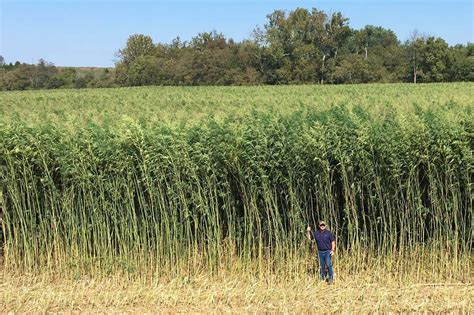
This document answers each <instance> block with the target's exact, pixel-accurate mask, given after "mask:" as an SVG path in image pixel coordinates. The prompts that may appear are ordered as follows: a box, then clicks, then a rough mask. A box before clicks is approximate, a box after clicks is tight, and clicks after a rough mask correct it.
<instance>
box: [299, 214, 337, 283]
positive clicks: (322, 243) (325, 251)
mask: <svg viewBox="0 0 474 315" xmlns="http://www.w3.org/2000/svg"><path fill="white" fill-rule="evenodd" d="M306 237H307V238H308V240H311V239H314V240H315V241H316V245H317V246H318V256H319V267H320V272H321V280H326V274H327V273H328V274H329V282H328V283H329V284H332V283H333V281H334V272H333V270H332V262H331V257H332V255H334V252H335V250H336V239H335V238H334V234H332V233H331V231H329V230H326V222H324V221H319V229H318V230H317V231H314V232H313V231H311V227H310V226H309V225H308V227H307V228H306ZM326 268H327V273H326Z"/></svg>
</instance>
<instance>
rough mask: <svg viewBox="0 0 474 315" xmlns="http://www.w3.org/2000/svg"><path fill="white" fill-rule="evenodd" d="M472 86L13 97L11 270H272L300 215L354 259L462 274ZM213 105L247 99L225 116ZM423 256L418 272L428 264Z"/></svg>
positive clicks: (7, 191)
mask: <svg viewBox="0 0 474 315" xmlns="http://www.w3.org/2000/svg"><path fill="white" fill-rule="evenodd" d="M472 87H473V86H472V84H451V85H419V86H414V85H371V86H367V87H361V86H358V87H338V86H335V87H314V86H301V87H292V88H290V87H266V88H260V87H259V88H257V87H233V88H194V89H193V88H154V89H152V88H141V89H121V90H102V91H98V90H96V91H90V92H89V93H88V91H84V92H76V91H67V92H61V93H59V92H58V93H56V92H48V93H47V92H31V93H26V94H25V93H17V94H13V93H5V94H3V95H0V100H1V102H0V104H2V105H0V106H1V107H3V108H2V110H6V108H5V107H4V106H5V105H4V104H5V103H9V104H12V103H13V104H15V102H16V104H20V103H21V104H22V105H21V106H15V108H16V110H17V113H16V114H11V115H4V116H1V117H3V118H0V170H1V171H0V184H1V187H2V190H3V199H4V204H5V209H6V212H5V234H6V235H5V236H6V237H5V239H6V244H5V253H6V264H7V266H9V267H15V268H19V267H24V268H38V267H40V266H48V265H49V266H56V267H55V268H59V267H58V266H61V265H62V266H63V267H65V266H67V268H78V269H80V270H83V269H81V268H85V269H87V268H92V267H97V268H99V269H100V270H105V271H107V270H112V269H113V268H115V267H117V266H119V267H120V268H123V270H125V271H127V272H133V271H134V270H136V268H140V270H149V269H151V270H158V271H164V270H172V271H173V270H174V271H177V270H182V268H184V269H187V270H190V272H192V270H194V269H195V268H197V267H198V266H201V267H202V266H203V265H204V266H205V268H207V269H208V270H211V271H218V270H219V268H221V267H222V265H224V264H231V265H232V264H236V263H237V262H244V263H248V266H250V267H249V268H263V269H267V268H275V266H282V265H291V262H292V261H294V260H295V259H297V258H298V257H304V255H306V253H307V248H306V246H305V245H304V244H305V243H304V232H305V228H306V225H307V224H311V225H313V226H314V224H315V222H316V221H317V220H319V219H325V220H326V221H328V222H329V223H330V228H331V229H332V230H333V231H334V232H335V233H336V236H337V239H338V247H339V249H340V251H341V253H343V252H347V253H348V255H350V256H351V257H353V258H354V259H358V261H355V265H356V266H360V263H362V262H365V263H367V261H366V259H368V257H373V256H370V255H369V254H374V255H375V257H378V258H379V259H386V260H387V261H388V263H386V264H387V265H386V266H387V271H389V270H393V269H397V268H399V265H398V264H397V263H395V262H394V260H392V259H396V257H405V255H407V256H409V255H413V253H425V254H426V255H428V256H429V257H431V258H433V259H438V258H440V257H446V258H447V259H448V260H449V261H450V264H449V266H445V265H443V266H442V269H441V270H438V269H437V270H436V272H439V273H440V274H443V275H447V274H448V273H452V272H455V270H458V271H459V270H461V271H459V272H456V273H457V274H458V275H461V274H466V272H469V268H468V267H469V257H470V255H471V253H472V244H473V243H472V222H473V216H472V215H473V213H472V209H473V199H472V185H473V174H474V173H473V165H474V157H473V149H474V138H473V136H474V128H473V127H474V125H473V121H474V120H473V113H472V109H473V106H472V105H473V103H472V100H473V99H474V97H473V92H472V91H473V90H474V89H472ZM101 93H103V95H102V99H100V98H98V97H97V95H99V94H101ZM232 95H233V96H234V98H232ZM257 95H258V96H259V97H255V96H257ZM396 95H399V98H396V97H395V96H396ZM158 99H160V100H161V102H162V103H161V104H160V103H159V102H156V100H158ZM330 99H333V100H340V99H345V100H347V101H344V102H338V101H336V102H335V103H333V104H331V102H330V101H328V100H330ZM133 100H135V101H137V102H140V103H141V104H142V105H141V106H143V108H148V112H143V113H141V111H140V108H138V110H137V108H136V103H134V102H133ZM273 100H280V103H278V102H277V103H276V104H273V103H272V102H273ZM281 100H283V101H281ZM322 100H324V102H323V101H322ZM372 100H373V101H372ZM56 102H63V104H66V105H65V106H66V107H69V108H70V109H71V112H72V113H73V116H67V115H66V114H67V113H68V112H69V111H67V110H66V111H64V112H61V109H57V108H56V107H55V106H54V104H55V103H56ZM88 102H89V103H88ZM219 102H223V103H224V104H226V103H227V104H229V103H235V102H237V103H240V104H244V106H243V107H242V108H240V107H239V106H238V104H236V105H235V106H236V108H240V111H239V112H236V113H234V114H232V111H231V110H230V111H229V114H227V115H226V114H225V112H220V111H219ZM249 103H250V104H251V105H247V104H249ZM92 104H94V105H93V106H94V107H95V111H94V110H93V109H94V107H92ZM162 104H165V105H166V104H167V105H168V106H174V111H175V112H179V111H180V109H183V108H184V109H187V110H186V111H185V112H184V113H183V114H182V115H181V118H180V119H179V118H178V117H179V115H178V116H167V112H168V111H169V108H167V107H166V106H163V107H162V106H161V105H162ZM88 106H91V107H88ZM32 107H40V109H39V110H40V111H41V112H43V115H44V116H43V117H42V118H41V119H39V120H35V119H34V118H35V117H34V116H35V115H41V113H39V112H36V113H35V112H33V113H32V112H31V111H30V108H32ZM252 107H254V108H255V109H252ZM202 108H205V109H206V108H207V109H208V110H209V112H212V111H213V110H214V113H215V115H212V116H207V117H206V116H202V115H200V114H199V112H200V111H201V110H202ZM223 108H225V107H222V108H221V109H223ZM196 113H198V114H197V115H195V114H196ZM88 114H90V115H88ZM127 114H128V116H127ZM81 115H84V116H82V117H81ZM168 119H169V120H168ZM421 257H424V256H419V257H418V258H417V259H415V260H413V261H410V264H409V265H407V268H415V269H416V268H420V270H423V271H424V272H425V269H424V268H423V269H421V265H420V264H422V263H423V262H425V261H424V260H423V259H421ZM453 257H454V258H453ZM466 257H467V258H468V260H467V264H468V265H466V259H465V258H466ZM428 265H429V264H428ZM425 267H426V266H425ZM466 267H467V268H466ZM344 268H352V267H351V265H345V266H344ZM356 268H359V267H356ZM390 268H392V269H390ZM462 270H464V271H462ZM466 270H467V271H466ZM398 271H399V272H401V271H400V270H398Z"/></svg>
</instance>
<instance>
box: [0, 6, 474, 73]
mask: <svg viewBox="0 0 474 315" xmlns="http://www.w3.org/2000/svg"><path fill="white" fill-rule="evenodd" d="M473 2H474V1H472V0H461V1H459V0H452V1H442V0H432V1H428V0H412V1H408V0H402V1H400V0H399V1H395V0H392V1H388V0H385V1H384V0H381V1H361V0H352V1H349V0H348V1H345V0H339V1H336V0H333V1H324V0H322V1H295V0H293V1H290V0H287V1H271V0H260V1H231V0H220V1H218V0H208V1H189V0H175V1H171V0H168V1H145V0H137V1H126V0H118V1H117V0H116V1H111V0H96V1H93V0H83V1H78V0H69V1H66V0H49V1H45V0H37V1H23V0H15V1H13V0H0V3H1V4H0V55H2V56H4V58H5V60H6V61H7V62H14V61H16V60H19V61H21V62H27V63H35V62H36V61H37V60H38V59H39V58H44V59H46V60H47V61H50V62H53V63H54V64H56V65H58V66H113V64H114V60H115V57H114V54H115V52H116V51H117V50H118V49H119V48H121V47H122V46H123V45H124V44H125V42H126V39H127V37H128V36H129V35H131V34H135V33H143V34H146V35H150V36H151V37H152V38H153V40H154V41H155V42H170V41H171V40H172V39H173V38H175V37H176V36H180V37H181V38H182V39H183V40H189V39H190V38H191V37H193V36H194V35H196V34H197V33H199V32H204V31H211V30H213V29H215V30H217V31H218V32H222V33H223V34H224V35H225V36H227V37H231V38H233V39H235V40H241V39H243V38H249V37H250V34H251V32H252V30H253V29H254V28H255V27H256V26H257V25H259V26H261V27H263V25H264V24H265V22H266V15H267V14H269V13H271V12H272V11H273V10H276V9H284V10H293V9H295V8H297V7H303V8H308V9H310V8H312V7H315V8H317V9H319V10H324V11H326V12H328V13H331V12H336V11H341V12H342V13H343V15H344V16H346V17H348V18H349V19H350V23H349V24H350V26H351V27H353V28H361V27H363V26H364V25H367V24H372V25H377V26H383V27H386V28H390V29H392V30H393V31H395V33H396V34H397V36H398V38H399V39H400V40H402V41H404V40H406V39H407V38H408V37H409V35H410V33H411V32H412V31H413V30H414V29H417V30H418V31H419V32H420V33H423V34H427V35H434V36H439V37H442V38H444V39H445V40H446V41H447V42H448V43H449V44H451V45H454V44H457V43H462V44H466V43H467V42H474V22H473V17H474V5H473Z"/></svg>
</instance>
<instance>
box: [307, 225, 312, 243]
mask: <svg viewBox="0 0 474 315" xmlns="http://www.w3.org/2000/svg"><path fill="white" fill-rule="evenodd" d="M306 238H307V239H308V240H310V241H311V239H312V235H311V228H310V227H309V225H308V227H307V228H306Z"/></svg>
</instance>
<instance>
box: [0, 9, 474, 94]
mask: <svg viewBox="0 0 474 315" xmlns="http://www.w3.org/2000/svg"><path fill="white" fill-rule="evenodd" d="M117 57H118V61H117V63H116V65H115V69H112V70H109V69H103V70H101V71H100V72H95V73H91V72H87V71H86V72H85V73H84V72H82V73H81V72H78V71H77V70H76V69H75V68H61V69H57V68H56V67H54V65H52V64H50V63H47V62H45V61H43V60H40V62H38V64H36V65H27V64H21V63H19V62H17V63H15V64H8V65H7V64H5V63H4V62H3V60H2V59H0V89H1V90H22V89H37V88H42V89H44V88H46V89H47V88H62V87H75V88H83V87H112V86H141V85H259V84H270V85H271V84H306V83H320V84H324V83H332V84H342V83H371V82H414V83H418V82H422V83H428V82H452V81H474V44H472V43H467V44H466V45H463V44H458V45H455V46H450V45H448V43H447V42H446V41H445V40H444V39H442V38H439V37H434V36H423V35H420V34H418V33H416V32H414V33H413V34H412V36H411V37H410V39H409V40H407V41H405V42H401V41H400V40H399V39H398V38H397V36H396V34H395V33H394V32H393V31H392V30H390V29H386V28H383V27H380V26H373V25H367V26H365V27H364V28H362V29H353V28H351V27H350V26H349V19H348V18H347V17H345V16H343V15H342V13H340V12H336V13H333V14H327V13H325V12H324V11H319V10H317V9H312V10H307V9H302V8H298V9H295V10H293V11H290V12H285V11H283V10H276V11H274V12H273V13H271V14H269V15H267V22H266V24H265V26H264V28H263V29H261V28H256V29H255V30H254V31H253V34H252V36H251V38H249V39H245V40H242V41H240V42H236V41H234V40H233V39H231V38H226V37H225V36H224V35H223V34H222V33H218V32H216V31H212V32H204V33H199V34H198V35H197V36H195V37H193V38H192V39H191V40H190V41H182V40H181V39H180V38H179V37H178V38H176V39H174V40H172V41H171V43H157V44H155V43H154V42H153V40H152V38H151V37H150V36H146V35H143V34H135V35H132V36H130V37H129V38H128V40H127V42H126V45H125V46H124V47H123V48H121V49H120V50H119V51H118V53H117Z"/></svg>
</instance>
